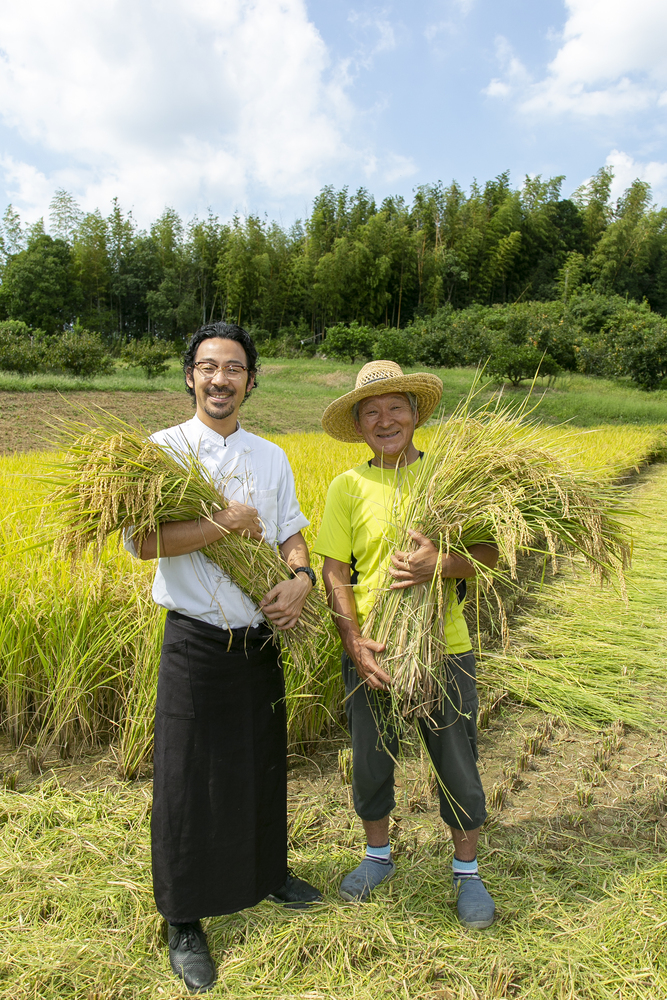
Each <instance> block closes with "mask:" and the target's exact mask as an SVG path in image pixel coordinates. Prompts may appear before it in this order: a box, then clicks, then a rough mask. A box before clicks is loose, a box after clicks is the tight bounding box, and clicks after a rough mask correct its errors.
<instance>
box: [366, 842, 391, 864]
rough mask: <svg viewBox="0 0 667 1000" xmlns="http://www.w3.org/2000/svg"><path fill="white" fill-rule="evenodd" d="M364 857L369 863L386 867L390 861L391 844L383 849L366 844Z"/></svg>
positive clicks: (387, 844)
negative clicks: (374, 862) (373, 862)
mask: <svg viewBox="0 0 667 1000" xmlns="http://www.w3.org/2000/svg"><path fill="white" fill-rule="evenodd" d="M366 857H367V858H370V860H371V861H377V863H378V864H379V865H388V864H389V862H390V861H391V844H390V843H389V841H387V843H386V844H385V845H384V847H371V845H370V844H366Z"/></svg>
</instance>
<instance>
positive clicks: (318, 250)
mask: <svg viewBox="0 0 667 1000" xmlns="http://www.w3.org/2000/svg"><path fill="white" fill-rule="evenodd" d="M612 180H613V177H612V172H611V170H610V169H608V168H603V169H601V170H600V171H599V172H598V173H597V174H596V175H595V176H594V177H593V178H592V179H591V180H589V181H588V183H587V184H585V185H584V186H582V187H581V188H579V189H578V190H577V191H575V192H574V194H572V195H571V197H564V196H563V194H562V187H563V182H564V178H563V177H555V178H552V179H548V180H543V179H542V178H540V177H534V178H529V177H527V178H526V180H525V182H524V183H523V185H522V186H521V187H520V188H518V189H515V188H513V187H512V185H511V183H510V177H509V174H508V173H505V174H501V175H500V176H499V177H497V178H495V179H494V180H492V181H489V182H487V183H485V184H483V185H482V184H478V183H474V184H473V185H472V187H471V188H470V190H469V192H465V191H464V190H463V188H462V187H461V186H459V185H458V184H457V183H455V182H454V183H452V184H450V185H449V186H445V185H443V184H442V183H440V182H438V183H437V184H431V185H425V186H422V187H419V188H417V189H416V190H415V191H414V194H413V197H412V200H411V202H410V203H408V202H407V201H406V200H405V199H404V198H402V197H389V198H386V199H385V200H384V201H383V202H382V203H381V204H380V205H378V204H376V202H375V201H374V199H373V197H372V196H371V195H370V194H369V193H368V192H367V191H365V190H364V189H360V190H359V191H357V192H356V193H355V194H350V193H349V192H348V191H347V189H345V188H344V189H343V190H341V191H336V190H334V189H333V188H332V187H325V188H324V189H323V190H322V191H321V192H320V194H319V195H318V196H317V197H316V198H315V199H314V202H313V205H312V210H311V212H310V215H309V216H308V217H307V218H306V219H304V220H299V221H296V222H295V223H294V224H293V225H291V226H290V227H287V228H286V227H284V226H282V225H280V224H278V223H277V222H271V221H269V220H268V219H266V218H262V217H260V216H259V215H254V214H248V215H246V216H245V217H240V216H235V217H234V218H233V220H232V221H231V222H223V221H221V220H220V219H219V218H218V216H216V215H215V214H214V213H213V212H212V211H209V214H208V216H207V217H206V218H203V219H198V218H194V219H191V220H189V221H187V222H184V221H183V220H182V219H181V218H180V217H179V215H178V213H177V212H176V211H174V210H173V209H171V208H167V209H165V211H164V212H163V214H162V215H161V216H160V218H159V219H157V220H156V221H155V222H154V223H153V224H152V225H151V226H150V227H149V228H148V230H141V229H139V228H138V226H137V225H136V224H135V221H134V219H133V217H132V214H131V212H126V211H124V210H123V208H122V207H121V206H120V205H119V203H118V202H117V201H114V202H113V205H112V210H111V213H110V214H109V215H108V216H104V215H103V214H102V213H101V212H100V211H99V210H96V211H94V212H89V213H87V214H84V213H83V212H82V211H81V210H80V208H79V207H78V205H77V203H76V201H75V200H74V198H73V197H72V196H71V195H70V194H68V193H67V192H65V191H59V192H57V193H56V195H55V196H54V198H53V201H52V203H51V211H50V215H49V218H48V220H47V221H46V223H45V222H44V221H43V220H40V221H39V222H38V223H36V224H34V225H33V226H31V227H26V226H24V225H23V224H22V222H21V219H20V217H19V215H18V213H17V212H16V211H14V209H13V208H12V207H11V206H10V207H9V208H8V209H7V210H6V212H5V215H4V218H3V221H2V225H1V228H0V256H1V271H0V277H1V281H2V283H1V285H0V320H3V319H5V320H6V319H15V320H22V321H23V322H25V323H26V324H27V325H28V326H29V327H31V328H39V329H41V330H44V331H45V332H46V333H47V334H53V333H56V332H58V331H62V329H63V328H64V327H67V326H68V325H69V324H71V323H73V322H75V321H76V320H77V319H78V320H79V322H80V324H81V325H82V326H83V327H85V328H86V329H89V330H92V331H96V332H99V333H100V334H102V336H103V337H104V338H105V339H106V340H107V341H108V342H117V341H118V340H120V341H121V342H125V341H127V340H128V339H130V338H134V339H137V338H140V337H144V336H146V335H149V336H151V337H159V338H164V339H167V340H181V339H182V338H184V337H185V336H187V335H188V334H189V333H191V332H192V331H193V330H194V329H196V328H197V327H198V326H199V325H201V324H202V323H203V322H208V321H212V320H219V319H227V320H233V321H235V322H241V323H242V324H243V325H244V326H246V327H250V328H252V329H253V330H254V332H255V335H256V336H258V339H260V340H263V339H264V340H266V339H271V338H277V337H279V336H281V335H282V336H285V335H286V333H291V335H292V336H294V337H297V338H300V340H303V341H307V340H308V339H309V338H313V339H317V338H318V337H319V336H320V335H321V334H322V333H323V331H324V330H325V329H326V328H327V327H330V326H331V325H334V324H336V323H346V324H349V323H351V322H355V321H356V322H358V323H361V324H367V325H368V326H371V327H398V328H400V327H404V326H405V325H406V324H409V323H412V322H414V320H415V319H424V318H427V317H429V316H432V315H433V314H435V313H436V312H437V311H438V310H439V309H442V307H443V306H448V305H449V306H451V307H453V308H454V309H464V308H466V307H470V306H471V305H475V304H481V305H493V304H494V303H511V302H517V301H518V302H527V301H529V300H539V301H548V300H567V299H568V297H569V296H571V295H572V294H573V293H574V292H575V291H576V290H577V289H578V288H582V287H589V286H590V287H591V288H592V289H594V290H595V291H596V292H598V293H602V294H604V295H610V294H615V295H620V296H624V297H625V296H627V297H629V298H630V299H631V300H633V299H634V300H636V301H637V302H642V301H644V300H646V301H647V302H648V304H649V305H650V307H651V309H652V310H654V311H657V312H658V313H663V314H664V313H665V312H666V311H667V252H666V247H667V230H666V225H665V224H666V222H667V209H656V208H655V206H652V204H651V191H650V187H649V186H648V184H646V183H645V182H642V181H635V182H634V184H633V185H632V186H631V187H630V188H629V189H628V190H627V191H626V192H625V194H624V195H623V196H622V197H621V198H620V199H618V200H617V201H615V202H614V201H613V200H612V198H611V196H610V192H611V185H612Z"/></svg>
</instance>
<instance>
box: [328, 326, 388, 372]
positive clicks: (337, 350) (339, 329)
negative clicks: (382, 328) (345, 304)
mask: <svg viewBox="0 0 667 1000" xmlns="http://www.w3.org/2000/svg"><path fill="white" fill-rule="evenodd" d="M375 336H376V334H375V331H374V330H373V328H372V327H370V326H360V325H359V323H356V322H355V323H350V325H349V326H345V324H344V323H338V324H337V325H336V326H330V327H328V328H327V330H326V337H325V340H324V345H323V351H324V353H325V354H326V355H327V357H329V358H340V359H341V360H343V361H349V362H350V364H354V362H355V360H356V359H357V358H363V359H364V361H370V359H371V358H372V357H373V341H374V340H375Z"/></svg>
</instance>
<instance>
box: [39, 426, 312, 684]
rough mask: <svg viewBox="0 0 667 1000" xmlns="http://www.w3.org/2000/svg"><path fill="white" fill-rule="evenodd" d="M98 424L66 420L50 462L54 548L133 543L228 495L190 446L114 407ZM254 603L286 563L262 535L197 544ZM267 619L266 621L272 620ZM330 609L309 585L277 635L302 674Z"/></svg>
mask: <svg viewBox="0 0 667 1000" xmlns="http://www.w3.org/2000/svg"><path fill="white" fill-rule="evenodd" d="M96 417H97V419H98V425H97V426H95V427H93V428H92V429H91V428H90V427H89V426H88V425H87V424H82V423H79V422H75V421H64V422H63V424H64V427H65V431H66V434H67V436H68V437H69V439H70V444H69V447H68V450H67V453H66V455H65V457H64V459H63V460H62V462H60V463H58V464H55V465H54V466H52V467H51V469H50V470H49V474H48V480H49V483H50V484H52V485H53V484H54V483H55V484H56V485H55V488H53V489H52V491H51V493H50V495H49V496H48V498H47V505H48V506H49V507H50V508H51V509H52V510H53V511H54V512H55V514H56V516H57V518H58V520H59V522H60V525H61V529H60V532H59V534H58V536H57V538H56V551H57V552H58V553H60V554H69V555H71V556H73V557H74V558H77V557H79V556H80V555H81V553H82V552H83V551H84V550H85V549H87V548H88V547H90V546H93V547H94V548H95V549H96V550H97V552H100V551H101V550H102V548H103V546H104V544H105V543H106V540H107V538H108V537H109V536H110V535H112V534H114V533H119V534H120V533H122V532H123V531H125V530H127V529H131V530H132V534H133V537H134V540H135V544H136V545H137V548H140V546H141V542H142V540H143V539H144V538H145V537H146V535H147V534H148V533H149V532H150V531H154V530H156V529H157V528H158V526H159V525H160V524H162V523H164V522H167V521H193V520H197V519H198V518H209V519H211V518H212V517H213V514H214V513H215V511H217V510H224V508H225V507H226V506H227V501H226V499H225V497H224V496H223V495H222V492H221V485H224V483H223V484H220V485H219V484H216V482H215V481H214V480H213V478H212V477H211V475H210V474H209V472H208V470H207V469H206V468H205V467H204V466H203V465H202V464H201V463H200V461H199V459H198V457H197V455H196V454H195V452H193V451H190V452H189V453H182V452H178V453H175V452H173V451H172V450H171V449H169V448H163V447H161V446H160V445H158V444H155V443H154V442H153V441H150V440H148V439H147V438H146V437H145V436H143V435H142V434H141V433H139V432H138V431H137V430H135V429H134V428H132V427H130V426H129V425H127V424H125V423H124V422H123V421H121V420H119V419H118V418H116V417H113V416H112V415H111V414H107V413H105V412H104V411H101V414H96ZM201 551H202V552H203V553H204V555H205V556H206V557H207V558H208V559H210V560H211V561H212V562H214V563H216V564H217V565H218V566H220V568H221V569H222V570H224V572H225V573H226V574H227V575H228V576H229V578H230V579H231V580H232V582H233V583H235V584H236V585H237V586H238V587H240V589H241V590H242V591H243V592H244V593H245V594H247V596H248V597H249V598H250V600H251V601H253V603H255V604H258V603H259V602H260V601H261V600H262V598H263V597H264V596H265V594H266V593H267V592H268V591H269V590H271V588H272V587H274V586H275V585H276V584H277V583H278V582H279V581H281V580H288V579H290V577H291V570H290V568H289V566H288V565H287V563H286V562H285V561H284V560H283V559H282V558H281V556H280V554H279V553H278V552H277V551H276V549H274V548H272V547H271V546H270V545H267V544H266V543H265V542H263V541H259V542H258V541H255V540H254V539H251V538H244V537H242V536H241V535H239V534H237V533H236V532H229V533H228V534H226V535H224V536H222V537H221V538H220V540H219V541H217V542H215V543H214V544H213V545H208V546H206V547H205V548H203V549H202V550H201ZM267 622H268V624H269V625H271V622H270V621H268V619H267ZM327 624H328V611H327V608H326V605H325V603H324V601H323V599H322V598H321V596H320V594H319V593H318V592H317V591H316V590H315V589H313V590H312V591H311V593H310V594H309V596H308V599H307V601H306V604H305V606H304V609H303V612H302V614H301V617H300V619H299V621H298V622H297V624H296V625H295V626H294V628H292V629H288V630H286V631H279V630H278V629H274V635H275V636H276V637H277V638H280V640H281V641H282V642H283V643H284V645H285V647H286V649H287V650H288V652H289V653H290V655H291V657H292V660H293V663H294V666H295V668H296V670H297V671H298V672H299V673H302V674H303V675H305V676H308V675H309V674H310V673H311V672H312V671H313V670H314V669H315V668H316V666H317V661H318V653H319V647H320V645H321V644H323V643H324V641H325V635H326V629H327Z"/></svg>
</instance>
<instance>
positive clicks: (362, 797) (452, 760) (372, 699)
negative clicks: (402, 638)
mask: <svg viewBox="0 0 667 1000" xmlns="http://www.w3.org/2000/svg"><path fill="white" fill-rule="evenodd" d="M444 669H445V670H446V673H447V695H448V697H447V698H446V699H445V702H444V706H443V712H442V713H439V712H434V713H433V724H431V723H430V722H427V721H426V720H424V719H419V720H418V725H419V728H420V730H421V734H422V737H423V740H424V744H425V746H426V749H427V751H428V754H429V757H430V758H431V762H432V764H433V768H434V770H435V772H436V774H437V775H438V777H439V779H440V782H441V783H442V785H443V786H444V788H443V787H441V785H440V782H439V784H438V791H439V795H440V815H441V816H442V818H443V820H444V821H445V823H448V824H449V825H450V826H453V827H455V828H456V829H459V830H475V829H477V827H478V826H481V825H482V823H483V822H484V820H485V819H486V805H485V798H484V789H483V788H482V782H481V779H480V776H479V771H478V769H477V707H478V698H477V688H476V684H475V680H476V674H475V656H474V654H473V652H472V650H471V651H470V652H469V653H459V654H458V655H452V656H448V657H447V660H446V664H445V665H444ZM343 680H344V682H345V693H346V694H347V695H348V696H349V697H348V698H347V700H346V702H345V708H346V712H347V723H348V727H349V730H350V736H351V737H352V794H353V798H354V808H355V811H356V813H357V815H358V816H359V817H360V818H361V819H363V820H367V821H369V822H371V821H374V820H379V819H383V818H384V817H385V816H388V815H389V813H390V812H391V811H392V809H393V808H394V806H395V805H396V800H395V798H394V759H395V758H396V757H397V755H398V748H399V737H398V734H397V733H396V731H395V730H394V729H393V728H392V727H390V726H389V725H388V722H387V705H388V702H389V695H387V694H385V693H383V692H378V691H372V690H371V689H370V688H369V687H368V686H367V685H366V684H362V685H361V686H359V685H360V679H359V675H358V674H357V671H356V668H355V666H354V664H353V662H352V660H351V659H350V658H349V656H347V654H346V653H343ZM355 688H356V690H355ZM352 692H354V693H352ZM378 726H379V728H378ZM380 731H381V732H382V735H380Z"/></svg>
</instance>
